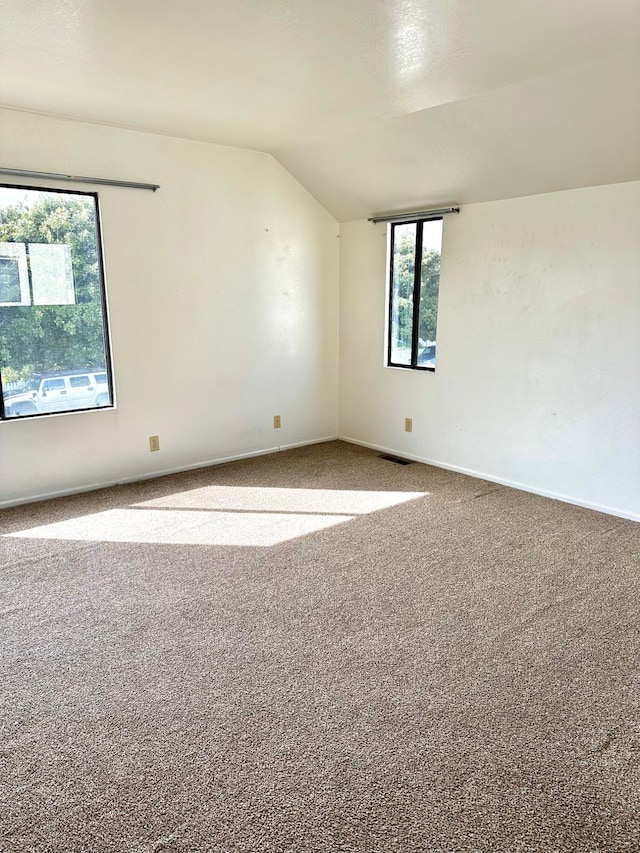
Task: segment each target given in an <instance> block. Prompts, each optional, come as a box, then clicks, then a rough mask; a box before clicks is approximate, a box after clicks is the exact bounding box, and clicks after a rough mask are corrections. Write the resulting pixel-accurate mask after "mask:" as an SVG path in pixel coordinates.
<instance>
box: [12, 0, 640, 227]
mask: <svg viewBox="0 0 640 853" xmlns="http://www.w3.org/2000/svg"><path fill="white" fill-rule="evenodd" d="M639 47H640V0H607V2H606V3H605V2H603V0H181V2H175V0H173V1H172V2H169V0H55V2H54V0H5V2H4V3H3V6H2V48H1V51H0V104H2V105H4V106H8V107H12V108H16V109H26V110H34V111H37V112H46V113H53V114H57V115H63V116H68V117H73V118H79V119H87V120H91V121H99V122H104V123H108V124H114V125H120V126H124V127H133V128H138V129H141V130H149V131H154V132H159V133H166V134H170V135H175V136H184V137H188V138H193V139H200V140H207V141H211V142H217V143H222V144H228V145H237V146H241V147H247V148H255V149H259V150H264V151H270V152H272V153H273V154H274V155H275V156H276V157H277V158H278V159H279V160H280V161H281V162H282V163H283V165H284V166H285V167H286V168H287V169H289V171H290V172H291V173H292V174H293V175H294V176H295V177H297V178H298V180H300V182H301V183H302V184H303V185H304V186H306V187H307V188H308V189H309V191H310V192H311V193H313V195H315V196H316V197H317V198H318V199H319V200H320V201H321V202H322V203H323V204H324V205H325V207H326V208H327V209H328V210H330V211H331V212H332V213H333V214H334V215H335V216H336V217H337V218H338V219H340V220H342V221H344V220H348V219H357V218H361V217H364V216H367V215H369V214H371V213H372V212H380V211H383V210H394V209H402V208H408V207H412V206H416V205H417V206H422V205H431V204H440V203H444V202H453V201H457V202H460V203H470V202H474V201H487V200H491V199H497V198H506V197H512V196H518V195H527V194H530V193H537V192H548V191H552V190H559V189H567V188H571V187H577V186H587V185H593V184H602V183H614V182H617V181H626V180H636V179H640V50H639ZM1 165H12V164H1ZM18 165H19V164H18ZM42 168H43V169H46V168H48V164H44V163H43V164H42Z"/></svg>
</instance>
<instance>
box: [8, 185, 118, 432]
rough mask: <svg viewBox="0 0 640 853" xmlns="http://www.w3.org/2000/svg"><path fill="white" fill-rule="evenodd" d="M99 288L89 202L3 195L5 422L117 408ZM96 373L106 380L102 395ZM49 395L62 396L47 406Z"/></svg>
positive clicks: (86, 197)
mask: <svg viewBox="0 0 640 853" xmlns="http://www.w3.org/2000/svg"><path fill="white" fill-rule="evenodd" d="M103 282H104V275H103V270H102V259H101V251H100V239H99V222H98V209H97V197H96V195H95V194H94V193H80V192H66V191H65V192H58V191H54V190H44V189H33V188H25V187H15V186H6V185H0V383H1V386H2V399H3V403H4V407H3V415H4V417H5V418H12V417H22V416H25V415H37V414H47V413H50V412H65V411H69V410H71V409H77V408H103V407H108V406H111V405H112V404H113V395H112V386H111V377H110V369H109V365H110V356H109V349H108V333H107V324H106V310H105V296H104V285H103ZM83 371H87V373H83V374H82V375H78V374H79V372H83ZM94 372H98V373H100V374H101V375H102V376H103V377H104V381H103V383H102V385H101V387H100V388H98V387H96V386H97V382H94V380H93V379H92V378H91V377H90V376H89V375H88V374H92V373H94ZM43 374H44V376H45V377H47V378H46V379H44V380H43V379H42V378H41V377H42V376H43ZM72 374H76V375H75V376H74V375H72ZM65 381H66V384H65ZM65 387H70V388H80V387H86V388H87V391H89V388H92V389H93V391H94V393H93V395H92V394H90V393H86V394H85V393H83V394H81V395H79V394H65V392H64V389H65ZM53 389H57V390H59V391H60V392H61V393H59V394H58V395H56V397H55V399H52V398H51V397H48V398H46V399H45V398H44V397H43V395H44V394H45V393H46V392H47V391H48V390H53Z"/></svg>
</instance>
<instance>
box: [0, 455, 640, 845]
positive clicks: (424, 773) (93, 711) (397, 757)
mask: <svg viewBox="0 0 640 853" xmlns="http://www.w3.org/2000/svg"><path fill="white" fill-rule="evenodd" d="M0 531H1V532H2V534H3V535H2V536H1V537H0V569H1V573H2V582H1V585H0V593H1V599H0V644H1V645H0V650H1V655H2V657H1V663H0V679H1V681H0V691H1V692H0V731H1V743H0V850H1V851H2V853H14V851H16V853H20V852H21V851H35V852H36V853H41V851H42V853H44V852H45V851H51V853H58V852H59V853H103V851H104V853H160V851H163V853H205V852H206V853H222V851H224V852H225V853H226V852H227V851H229V852H231V851H233V852H234V853H235V851H238V853H241V852H242V853H244V852H245V851H246V853H269V851H277V853H312V851H318V853H323V851H344V853H348V851H354V853H355V851H358V853H360V851H362V853H365V852H366V853H369V851H371V853H378V851H379V853H392V851H410V853H414V851H505V853H507V851H509V853H512V852H515V851H541V853H542V851H549V852H550V851H572V853H574V851H638V850H640V715H639V711H640V707H639V704H640V676H639V658H638V653H639V650H640V622H639V618H638V615H639V608H638V605H639V603H640V601H639V592H640V576H639V572H638V568H639V560H638V557H639V553H640V525H638V524H634V523H633V522H627V521H623V520H621V519H618V518H613V517H609V516H605V515H601V514H598V513H595V512H591V511H589V510H585V509H580V508H577V507H572V506H568V505H565V504H561V503H558V502H554V501H550V500H547V499H544V498H539V497H535V496H532V495H528V494H525V493H523V492H517V491H513V490H510V489H506V488H502V487H500V486H497V485H495V484H491V483H486V482H482V481H479V480H475V479H472V478H469V477H464V476H462V475H457V474H452V473H449V472H446V471H442V470H439V469H435V468H431V467H428V466H425V465H419V464H412V465H408V466H405V467H402V466H400V465H396V464H394V463H393V462H388V461H383V460H382V459H380V458H378V456H377V455H376V454H375V453H373V452H371V451H368V450H365V449H363V448H358V447H354V446H350V445H347V444H343V443H340V442H331V443H328V444H324V445H316V446H313V447H308V448H302V449H299V450H293V451H288V452H286V453H279V454H274V455H273V456H265V457H260V458H256V459H252V460H246V461H243V462H237V463H232V464H228V465H223V466H217V467H214V468H210V469H206V470H201V471H197V472H193V473H189V474H181V475H177V476H173V477H166V478H162V479H158V480H154V481H148V482H145V483H140V484H134V485H128V486H123V487H118V488H114V489H107V490H103V491H100V492H94V493H92V494H89V495H81V496H76V497H72V498H65V499H59V500H56V501H48V502H44V503H40V504H33V505H29V506H25V507H18V508H15V509H10V510H5V511H3V512H2V513H0Z"/></svg>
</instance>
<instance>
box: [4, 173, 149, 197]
mask: <svg viewBox="0 0 640 853" xmlns="http://www.w3.org/2000/svg"><path fill="white" fill-rule="evenodd" d="M0 175H11V176H12V177H14V178H46V179H47V180H49V181H71V182H72V183H74V184H102V185H103V186H107V187H129V189H135V190H151V191H152V192H155V191H156V190H159V189H160V184H141V183H138V182H137V181H112V180H110V179H109V178H85V177H82V176H81V175H58V174H57V173H56V172H30V171H28V170H27V169H3V168H1V167H0Z"/></svg>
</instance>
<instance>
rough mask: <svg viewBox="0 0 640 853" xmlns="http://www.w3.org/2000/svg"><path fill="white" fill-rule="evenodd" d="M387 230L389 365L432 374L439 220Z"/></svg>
mask: <svg viewBox="0 0 640 853" xmlns="http://www.w3.org/2000/svg"><path fill="white" fill-rule="evenodd" d="M390 228H391V251H390V271H389V336H388V353H387V364H388V365H389V366H390V367H408V368H413V369H416V370H435V366H436V326H437V320H438V290H439V285H440V249H441V246H442V218H437V219H418V220H415V221H413V222H394V223H392V224H391V226H390Z"/></svg>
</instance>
